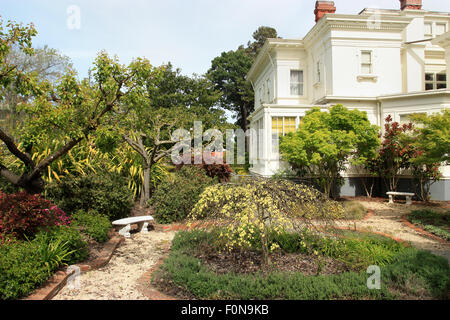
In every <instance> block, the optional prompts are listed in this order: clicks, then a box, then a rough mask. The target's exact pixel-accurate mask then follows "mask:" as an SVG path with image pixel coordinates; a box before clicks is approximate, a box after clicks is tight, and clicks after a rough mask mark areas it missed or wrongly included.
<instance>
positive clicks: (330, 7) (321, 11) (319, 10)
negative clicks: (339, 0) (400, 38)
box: [314, 1, 336, 22]
mask: <svg viewBox="0 0 450 320" xmlns="http://www.w3.org/2000/svg"><path fill="white" fill-rule="evenodd" d="M335 12H336V7H335V6H334V1H316V10H314V14H315V15H316V22H317V21H319V20H320V19H321V18H322V17H323V16H324V15H325V14H326V13H335Z"/></svg>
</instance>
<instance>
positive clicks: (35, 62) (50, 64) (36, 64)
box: [0, 46, 72, 129]
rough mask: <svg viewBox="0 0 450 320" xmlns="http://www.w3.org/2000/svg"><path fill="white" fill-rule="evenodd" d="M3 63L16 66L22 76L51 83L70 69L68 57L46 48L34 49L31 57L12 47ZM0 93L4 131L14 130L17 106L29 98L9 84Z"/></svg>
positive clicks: (13, 84)
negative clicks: (29, 76) (31, 76)
mask: <svg viewBox="0 0 450 320" xmlns="http://www.w3.org/2000/svg"><path fill="white" fill-rule="evenodd" d="M5 63H6V64H10V65H15V66H17V71H19V72H21V73H22V74H34V76H35V77H36V78H37V79H39V80H40V81H43V80H48V81H49V82H51V83H53V82H55V81H56V80H57V79H59V78H60V77H61V76H62V75H63V74H64V73H66V72H67V71H69V70H70V69H71V68H72V63H71V61H70V58H69V57H67V56H65V55H62V54H61V53H59V52H58V51H57V50H56V49H52V48H49V47H48V46H44V47H43V48H38V49H34V50H33V54H32V55H30V54H27V53H25V52H23V51H22V50H21V49H20V48H19V47H17V46H14V47H12V48H11V50H10V52H9V53H8V54H7V55H6V57H5ZM1 91H2V93H1V94H0V95H1V97H2V100H1V101H0V112H1V113H2V114H3V116H2V117H3V118H5V120H6V121H4V122H3V125H4V127H5V129H6V128H11V129H14V128H15V126H16V123H15V122H16V121H17V120H18V114H17V106H18V105H19V104H20V103H23V102H24V101H26V100H27V99H29V98H30V97H27V96H24V95H21V94H18V93H17V90H16V88H15V83H10V84H9V85H8V86H6V87H4V88H1Z"/></svg>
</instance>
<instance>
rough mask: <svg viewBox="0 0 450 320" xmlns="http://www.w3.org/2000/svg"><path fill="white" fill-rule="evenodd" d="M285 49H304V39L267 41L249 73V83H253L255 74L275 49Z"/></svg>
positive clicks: (271, 39) (247, 77)
mask: <svg viewBox="0 0 450 320" xmlns="http://www.w3.org/2000/svg"><path fill="white" fill-rule="evenodd" d="M279 47H285V48H294V49H295V48H297V49H298V48H302V47H303V40H302V39H273V38H270V39H267V40H266V42H265V43H264V45H263V47H262V48H261V50H260V52H259V54H258V55H257V56H256V59H255V62H254V63H253V65H252V67H251V68H250V70H249V71H248V73H247V76H246V79H247V80H248V81H253V80H254V76H255V73H256V72H257V71H258V70H259V68H260V66H261V64H262V63H263V62H264V60H265V59H266V58H267V55H268V54H270V53H271V51H272V50H273V49H274V48H279Z"/></svg>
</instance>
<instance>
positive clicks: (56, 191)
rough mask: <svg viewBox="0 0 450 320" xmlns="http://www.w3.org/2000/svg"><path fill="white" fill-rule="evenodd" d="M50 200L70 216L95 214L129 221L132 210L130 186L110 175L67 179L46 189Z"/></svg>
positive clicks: (122, 179) (119, 176) (117, 177)
mask: <svg viewBox="0 0 450 320" xmlns="http://www.w3.org/2000/svg"><path fill="white" fill-rule="evenodd" d="M46 192H47V197H48V198H50V199H52V200H53V201H54V202H56V203H57V204H58V206H59V207H60V208H61V209H63V210H64V211H66V212H67V213H68V214H73V213H75V212H77V211H78V210H84V211H86V212H87V211H90V210H95V211H97V212H98V213H99V214H103V215H105V216H107V217H108V218H109V219H110V220H116V219H121V218H124V217H127V216H128V215H129V213H130V211H131V208H132V207H133V201H132V194H131V192H130V190H129V188H128V182H127V180H126V179H124V178H123V177H122V176H121V175H119V174H117V173H110V172H98V173H97V174H94V173H91V174H89V175H85V176H75V177H72V176H70V177H66V178H64V179H63V180H62V182H61V183H57V182H55V183H52V184H50V185H48V186H47V189H46Z"/></svg>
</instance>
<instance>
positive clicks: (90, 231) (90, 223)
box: [72, 210, 112, 243]
mask: <svg viewBox="0 0 450 320" xmlns="http://www.w3.org/2000/svg"><path fill="white" fill-rule="evenodd" d="M72 219H73V220H72V224H74V225H76V226H78V227H79V228H80V230H81V232H82V233H84V234H85V235H87V236H89V237H90V238H92V239H94V240H95V241H97V242H100V243H103V242H106V241H108V239H109V236H108V232H109V230H110V229H111V228H112V224H111V222H110V221H109V219H108V217H107V216H105V215H101V214H99V213H97V212H96V211H89V212H85V211H83V210H79V211H77V212H76V213H75V214H73V215H72Z"/></svg>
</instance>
